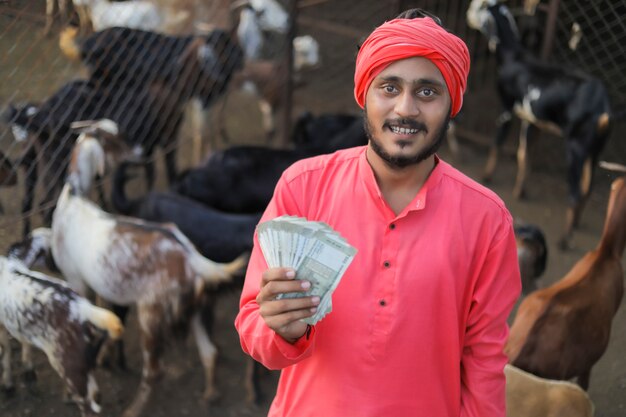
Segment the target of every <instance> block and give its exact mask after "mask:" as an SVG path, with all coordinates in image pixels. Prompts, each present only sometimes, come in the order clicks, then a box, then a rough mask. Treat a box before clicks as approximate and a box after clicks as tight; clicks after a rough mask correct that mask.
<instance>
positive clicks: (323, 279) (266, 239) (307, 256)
mask: <svg viewBox="0 0 626 417" xmlns="http://www.w3.org/2000/svg"><path fill="white" fill-rule="evenodd" d="M257 233H258V237H259V244H260V246H261V251H262V252H263V256H264V257H265V260H266V262H267V264H268V265H269V267H270V268H276V267H290V268H293V269H295V271H296V278H297V279H300V280H307V281H309V282H310V283H311V289H310V290H309V291H307V292H306V293H302V292H297V293H286V294H281V295H280V296H279V297H278V298H285V297H286V298H295V297H304V296H311V295H316V296H319V297H320V304H319V306H318V308H317V312H316V313H315V314H314V315H313V316H311V317H308V318H306V319H304V320H303V321H304V322H305V323H307V324H311V325H312V324H315V323H317V322H318V321H319V320H321V319H322V318H323V317H324V316H325V315H326V314H328V313H330V312H331V310H332V301H331V298H332V294H333V291H334V290H335V288H337V285H339V281H340V280H341V277H342V276H343V274H344V272H345V271H346V269H347V268H348V266H349V265H350V263H351V262H352V259H354V256H355V255H356V252H357V250H356V249H355V248H354V247H352V246H350V244H349V243H348V242H347V241H346V240H345V239H344V238H343V237H342V236H341V235H340V234H339V233H337V232H336V231H335V230H333V229H332V228H331V227H330V226H328V225H327V224H326V223H323V222H313V221H308V220H307V219H305V218H302V217H295V216H281V217H277V218H275V219H273V220H269V221H266V222H263V223H261V224H259V225H258V226H257Z"/></svg>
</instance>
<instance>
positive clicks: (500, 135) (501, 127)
mask: <svg viewBox="0 0 626 417" xmlns="http://www.w3.org/2000/svg"><path fill="white" fill-rule="evenodd" d="M496 126H497V131H496V138H495V140H494V143H493V144H492V145H491V149H490V151H489V157H488V159H487V164H486V165H485V170H484V172H483V178H482V180H483V182H490V181H491V180H492V178H493V173H494V171H495V170H496V165H497V163H498V155H499V154H500V148H501V147H502V144H503V143H504V140H505V139H506V137H507V135H508V134H509V130H510V129H511V112H510V111H505V112H503V113H502V114H501V115H500V117H498V120H497V122H496Z"/></svg>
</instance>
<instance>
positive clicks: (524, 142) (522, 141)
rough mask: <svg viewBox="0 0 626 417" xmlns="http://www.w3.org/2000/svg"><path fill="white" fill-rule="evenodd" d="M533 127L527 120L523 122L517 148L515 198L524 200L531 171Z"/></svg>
mask: <svg viewBox="0 0 626 417" xmlns="http://www.w3.org/2000/svg"><path fill="white" fill-rule="evenodd" d="M532 130H533V126H532V125H531V124H530V123H529V122H528V121H526V120H522V124H521V126H520V134H519V145H518V147H517V177H516V179H515V187H514V188H513V197H515V198H516V199H518V200H519V199H522V198H524V196H525V192H526V190H525V184H526V177H528V172H529V170H530V168H529V165H528V146H529V141H530V140H531V134H532Z"/></svg>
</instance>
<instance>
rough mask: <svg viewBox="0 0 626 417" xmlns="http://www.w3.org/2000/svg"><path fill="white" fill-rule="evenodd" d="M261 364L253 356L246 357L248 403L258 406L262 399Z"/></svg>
mask: <svg viewBox="0 0 626 417" xmlns="http://www.w3.org/2000/svg"><path fill="white" fill-rule="evenodd" d="M262 366H263V365H261V364H260V363H259V362H257V361H255V360H254V359H252V358H251V357H249V356H248V357H247V359H246V376H245V378H246V380H245V381H244V384H245V386H246V402H247V404H248V405H251V406H256V405H258V404H260V403H261V401H262V392H261V367H262Z"/></svg>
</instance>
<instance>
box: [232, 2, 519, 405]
mask: <svg viewBox="0 0 626 417" xmlns="http://www.w3.org/2000/svg"><path fill="white" fill-rule="evenodd" d="M415 14H418V11H412V12H409V13H405V14H404V16H406V17H412V16H413V15H415ZM468 72H469V54H468V51H467V47H466V46H465V44H464V43H463V41H461V40H460V39H459V38H457V37H456V36H454V35H453V34H451V33H448V32H447V31H446V30H445V29H443V28H442V27H441V26H439V25H438V24H437V23H435V21H433V20H432V19H431V18H430V17H418V18H412V19H411V18H399V19H395V20H392V21H390V22H387V23H385V24H383V25H381V26H380V27H378V28H377V29H376V30H374V32H373V33H372V34H371V35H370V36H369V37H368V38H367V39H366V40H365V42H364V43H363V45H362V46H361V48H360V50H359V54H358V57H357V62H356V71H355V76H354V80H355V90H354V91H355V97H356V100H357V102H358V103H359V105H360V106H362V107H364V113H365V116H366V127H367V130H368V132H369V144H368V146H366V147H359V148H353V149H348V150H344V151H340V152H336V153H334V154H332V155H325V156H321V157H317V158H312V159H308V160H304V161H300V162H298V163H296V164H294V165H293V166H292V167H290V168H289V169H287V170H286V171H285V172H284V174H283V176H282V178H281V180H280V181H279V183H278V185H277V187H276V190H275V193H274V197H273V199H272V201H271V202H270V204H269V206H268V207H267V210H266V212H265V214H264V216H263V219H262V221H265V220H269V219H272V218H275V217H277V216H280V215H283V214H287V215H295V216H302V217H306V218H307V219H309V220H316V221H323V222H326V223H328V224H329V225H330V226H331V227H333V228H334V229H335V230H337V231H338V232H339V233H340V234H341V235H342V236H344V237H345V238H346V239H347V241H348V242H349V243H350V244H352V245H353V246H355V247H356V248H357V249H358V253H357V255H356V257H355V259H354V261H353V262H352V264H351V265H350V267H349V268H348V270H347V271H346V274H345V275H344V276H343V278H342V280H341V282H340V284H339V286H338V287H337V289H336V290H335V292H334V294H333V301H332V305H333V310H332V312H331V313H330V314H328V315H327V316H325V317H324V318H323V319H322V320H321V321H320V322H318V323H317V324H316V325H315V326H307V325H306V324H305V323H303V322H302V321H301V319H302V318H305V317H309V316H311V315H313V313H314V312H315V311H316V306H317V305H318V303H319V299H318V298H315V297H302V298H296V299H279V300H277V299H276V296H277V295H278V294H280V293H288V292H293V291H306V290H307V289H308V288H309V287H310V285H311V284H310V283H309V282H304V281H301V280H296V279H294V278H295V276H294V275H295V274H294V271H292V270H289V269H288V268H273V269H268V267H267V264H266V263H265V260H264V258H263V256H262V254H261V251H260V249H259V246H258V241H256V238H255V248H254V250H253V253H252V257H251V260H250V265H249V267H248V273H247V276H246V283H245V285H244V289H243V293H242V296H241V304H240V308H241V309H240V312H239V315H238V316H237V319H236V323H235V325H236V327H237V330H238V332H239V335H240V339H241V344H242V347H243V349H244V351H245V352H247V353H249V354H250V355H252V357H254V358H255V359H256V360H258V361H260V362H261V363H263V364H264V365H265V366H267V367H269V368H271V369H282V374H281V377H280V382H279V385H278V390H277V394H276V397H275V399H274V401H273V403H272V406H271V409H270V412H269V415H270V416H294V417H307V416H323V417H345V416H359V417H368V416H400V417H403V416H428V417H431V416H432V417H443V416H454V417H459V416H472V417H496V416H497V417H505V405H504V384H505V381H504V376H503V372H502V370H503V367H504V365H505V363H506V358H505V356H504V355H503V353H502V347H503V344H504V342H505V339H506V337H507V334H508V328H507V325H506V319H507V317H508V315H509V312H510V310H511V308H512V306H513V304H514V302H515V300H516V299H517V297H518V295H519V292H520V278H519V271H518V266H517V254H516V246H515V239H514V234H513V227H512V220H511V216H510V214H509V212H508V211H507V210H506V208H505V206H504V204H503V203H502V201H501V200H500V199H499V198H498V197H497V196H496V195H495V194H494V193H493V192H491V191H489V190H488V189H486V188H484V187H482V186H481V185H479V184H477V183H475V182H474V181H472V180H470V179H468V178H467V177H466V176H464V175H463V174H461V173H460V172H458V171H456V170H455V169H454V168H452V167H451V166H450V165H448V164H447V163H445V162H444V161H442V160H441V159H439V157H437V155H436V154H435V152H436V150H437V148H438V147H439V144H440V143H441V141H442V140H443V138H444V137H445V133H446V129H447V126H448V122H449V119H450V118H451V117H454V116H455V115H456V114H457V113H458V111H459V110H460V108H461V104H462V98H463V92H464V90H465V85H466V81H467V75H468Z"/></svg>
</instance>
